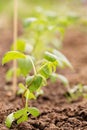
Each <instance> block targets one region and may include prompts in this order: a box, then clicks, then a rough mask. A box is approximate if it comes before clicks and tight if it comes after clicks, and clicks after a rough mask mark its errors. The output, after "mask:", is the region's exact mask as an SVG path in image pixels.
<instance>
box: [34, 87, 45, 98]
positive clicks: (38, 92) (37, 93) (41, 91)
mask: <svg viewBox="0 0 87 130" xmlns="http://www.w3.org/2000/svg"><path fill="white" fill-rule="evenodd" d="M43 94H44V91H43V90H42V89H38V90H37V91H36V93H35V95H36V97H38V96H40V95H43Z"/></svg>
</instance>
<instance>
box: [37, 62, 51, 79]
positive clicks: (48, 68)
mask: <svg viewBox="0 0 87 130" xmlns="http://www.w3.org/2000/svg"><path fill="white" fill-rule="evenodd" d="M39 73H40V74H41V75H42V76H44V77H45V78H49V76H50V75H51V73H52V66H50V64H49V63H47V64H44V65H43V66H42V67H41V68H40V70H39Z"/></svg>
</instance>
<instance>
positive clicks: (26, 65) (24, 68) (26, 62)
mask: <svg viewBox="0 0 87 130" xmlns="http://www.w3.org/2000/svg"><path fill="white" fill-rule="evenodd" d="M18 67H19V68H20V71H21V74H22V75H23V76H27V75H28V73H29V72H30V71H31V69H32V68H33V66H32V63H31V60H30V58H29V56H27V57H26V58H25V59H18Z"/></svg>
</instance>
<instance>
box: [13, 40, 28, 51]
mask: <svg viewBox="0 0 87 130" xmlns="http://www.w3.org/2000/svg"><path fill="white" fill-rule="evenodd" d="M25 48H26V42H25V41H24V40H23V39H18V40H17V50H18V51H21V52H24V51H25ZM11 50H12V51H13V45H12V47H11Z"/></svg>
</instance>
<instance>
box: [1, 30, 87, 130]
mask: <svg viewBox="0 0 87 130" xmlns="http://www.w3.org/2000/svg"><path fill="white" fill-rule="evenodd" d="M19 34H20V32H19ZM11 42H12V31H10V30H9V31H6V30H4V29H3V30H2V32H1V34H0V130H8V128H6V127H5V124H4V122H5V119H6V116H7V115H8V114H10V113H11V112H13V111H15V110H17V109H20V108H21V107H22V101H21V98H20V97H18V96H16V97H15V98H14V97H12V96H10V92H9V91H7V90H6V86H7V83H6V81H5V72H6V71H7V69H8V67H9V65H5V66H4V67H2V65H1V58H2V56H3V54H4V53H5V52H6V51H7V50H9V48H10V44H11ZM62 52H63V53H64V54H65V56H66V57H67V58H68V59H69V60H70V62H71V63H72V65H73V67H74V71H71V70H70V69H68V68H67V69H65V70H58V72H59V73H61V74H64V75H65V76H66V77H67V78H68V79H69V81H70V85H71V86H72V87H73V85H76V84H78V83H82V84H84V85H87V34H86V33H84V32H80V31H77V29H68V30H67V31H66V35H65V38H64V42H63V49H62ZM9 88H10V87H9ZM43 89H44V95H43V96H40V97H38V99H37V101H31V102H30V103H29V104H30V105H31V106H35V107H37V108H39V109H40V112H41V114H40V116H39V117H37V118H33V117H32V116H30V117H29V120H28V121H27V122H24V123H21V124H20V125H17V124H15V123H13V125H12V127H11V130H87V100H86V99H83V98H81V99H79V100H76V101H74V102H72V103H69V102H68V101H67V99H66V98H65V96H64V94H65V92H66V88H65V87H64V86H63V85H62V84H61V83H60V82H59V81H57V82H56V83H54V84H53V83H49V85H48V86H46V87H44V88H43Z"/></svg>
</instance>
